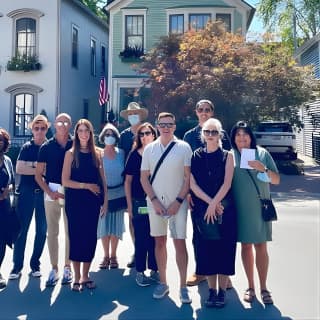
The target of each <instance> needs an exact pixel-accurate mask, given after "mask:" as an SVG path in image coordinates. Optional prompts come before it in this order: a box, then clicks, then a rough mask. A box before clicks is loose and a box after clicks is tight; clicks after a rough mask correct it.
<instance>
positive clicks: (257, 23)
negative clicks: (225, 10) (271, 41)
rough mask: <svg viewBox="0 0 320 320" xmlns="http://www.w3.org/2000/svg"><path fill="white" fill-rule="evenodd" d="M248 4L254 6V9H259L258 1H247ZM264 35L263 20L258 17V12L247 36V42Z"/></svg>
mask: <svg viewBox="0 0 320 320" xmlns="http://www.w3.org/2000/svg"><path fill="white" fill-rule="evenodd" d="M246 2H247V3H249V4H250V5H251V6H253V7H254V8H257V4H258V3H259V1H258V0H246ZM262 33H264V27H263V24H262V21H261V19H259V18H258V17H257V12H256V13H255V15H254V18H253V20H252V22H251V25H250V28H249V31H248V34H247V40H254V39H259V36H258V35H259V34H262Z"/></svg>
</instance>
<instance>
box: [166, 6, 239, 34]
mask: <svg viewBox="0 0 320 320" xmlns="http://www.w3.org/2000/svg"><path fill="white" fill-rule="evenodd" d="M219 13H220V14H230V15H231V32H234V26H233V20H234V8H219V7H201V8H172V9H166V14H167V34H169V33H170V25H169V24H170V15H178V14H181V15H183V16H184V32H187V31H189V30H190V29H189V15H190V14H211V19H212V21H215V20H216V14H219Z"/></svg>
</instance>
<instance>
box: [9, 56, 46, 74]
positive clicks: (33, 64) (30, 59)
mask: <svg viewBox="0 0 320 320" xmlns="http://www.w3.org/2000/svg"><path fill="white" fill-rule="evenodd" d="M40 69H41V64H40V62H39V60H38V57H37V56H27V55H25V54H24V55H22V56H21V55H19V54H18V55H16V56H15V57H12V58H11V59H10V60H9V61H8V63H7V70H8V71H24V72H27V71H34V70H40Z"/></svg>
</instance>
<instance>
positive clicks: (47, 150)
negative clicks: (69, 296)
mask: <svg viewBox="0 0 320 320" xmlns="http://www.w3.org/2000/svg"><path fill="white" fill-rule="evenodd" d="M54 127H55V129H56V133H55V136H54V137H53V138H51V139H50V140H49V141H47V142H46V143H44V144H43V145H42V146H41V148H40V151H39V156H38V162H37V167H36V181H37V183H38V184H39V186H40V188H41V189H42V190H43V191H44V192H45V196H44V199H45V200H44V205H45V210H46V219H47V227H48V232H47V241H48V249H49V256H50V262H51V265H52V270H51V271H50V273H49V278H48V280H47V282H46V286H47V287H52V286H55V285H56V283H57V281H58V279H59V275H58V257H59V243H58V234H59V221H60V217H61V214H62V215H63V219H64V230H65V264H64V272H63V277H62V284H67V283H70V282H71V281H72V272H71V268H70V259H69V234H68V222H67V217H66V213H65V210H64V203H63V199H64V195H63V191H62V187H61V174H62V167H63V161H64V155H65V153H66V151H67V150H69V149H70V148H71V146H72V139H71V136H70V135H69V130H70V128H71V117H70V116H69V115H68V114H66V113H60V114H59V115H58V116H57V117H56V120H55V123H54Z"/></svg>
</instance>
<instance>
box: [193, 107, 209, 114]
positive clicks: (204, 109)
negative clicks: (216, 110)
mask: <svg viewBox="0 0 320 320" xmlns="http://www.w3.org/2000/svg"><path fill="white" fill-rule="evenodd" d="M197 111H198V112H199V113H202V112H204V113H209V112H212V109H210V108H201V107H199V108H197Z"/></svg>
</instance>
